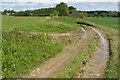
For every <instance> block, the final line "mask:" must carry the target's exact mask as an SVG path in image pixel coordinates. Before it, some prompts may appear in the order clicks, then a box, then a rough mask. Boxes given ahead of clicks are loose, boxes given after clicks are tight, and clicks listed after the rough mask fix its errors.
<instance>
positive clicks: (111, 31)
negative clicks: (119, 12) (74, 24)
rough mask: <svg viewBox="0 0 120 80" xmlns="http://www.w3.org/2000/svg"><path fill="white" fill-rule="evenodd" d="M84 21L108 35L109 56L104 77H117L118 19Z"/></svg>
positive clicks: (89, 19) (107, 18) (97, 18)
mask: <svg viewBox="0 0 120 80" xmlns="http://www.w3.org/2000/svg"><path fill="white" fill-rule="evenodd" d="M85 21H88V22H91V23H94V24H95V25H97V27H98V28H100V29H101V30H102V31H104V32H106V33H107V34H108V37H109V39H110V51H111V52H110V56H109V61H108V67H107V70H106V74H105V77H108V78H116V77H118V18H111V17H106V18H101V17H95V18H92V17H91V18H87V19H85Z"/></svg>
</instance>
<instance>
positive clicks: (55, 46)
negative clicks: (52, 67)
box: [2, 30, 63, 78]
mask: <svg viewBox="0 0 120 80" xmlns="http://www.w3.org/2000/svg"><path fill="white" fill-rule="evenodd" d="M2 43H3V52H2V63H3V66H2V70H3V76H4V77H6V78H10V77H12V78H14V77H20V76H21V75H22V74H24V73H25V72H27V71H28V70H29V69H31V68H32V67H34V66H36V65H37V64H39V63H41V62H43V61H44V60H47V59H49V58H51V57H53V56H54V55H55V54H57V53H59V52H60V51H61V50H62V47H63V44H61V43H60V42H59V41H56V40H53V39H52V38H51V37H50V36H48V35H44V34H39V35H31V34H29V33H20V32H19V31H18V30H14V31H10V32H3V42H2Z"/></svg>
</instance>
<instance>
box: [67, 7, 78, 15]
mask: <svg viewBox="0 0 120 80" xmlns="http://www.w3.org/2000/svg"><path fill="white" fill-rule="evenodd" d="M74 12H77V10H76V8H75V7H73V6H69V14H72V13H74Z"/></svg>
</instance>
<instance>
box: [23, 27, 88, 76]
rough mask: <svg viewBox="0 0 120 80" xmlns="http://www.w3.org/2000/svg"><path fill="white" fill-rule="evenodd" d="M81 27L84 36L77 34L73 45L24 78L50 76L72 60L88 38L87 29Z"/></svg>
mask: <svg viewBox="0 0 120 80" xmlns="http://www.w3.org/2000/svg"><path fill="white" fill-rule="evenodd" d="M80 28H81V29H82V30H83V34H82V37H81V35H76V36H77V39H76V41H75V42H74V43H73V44H72V45H71V46H69V47H65V49H64V50H63V51H62V52H61V53H59V54H58V55H56V56H55V57H53V58H51V59H50V60H48V61H46V62H44V63H43V64H41V65H40V66H38V68H37V69H34V70H32V71H30V73H29V74H28V75H26V76H24V78H48V77H49V76H50V75H52V74H53V73H55V72H56V71H57V70H59V69H61V68H62V67H64V66H65V64H67V63H68V62H70V61H71V60H72V59H73V58H74V57H75V56H76V55H77V53H79V51H80V48H82V46H83V44H84V43H85V41H86V40H87V32H86V30H85V29H84V28H82V27H80Z"/></svg>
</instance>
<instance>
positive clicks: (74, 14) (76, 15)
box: [69, 12, 87, 19]
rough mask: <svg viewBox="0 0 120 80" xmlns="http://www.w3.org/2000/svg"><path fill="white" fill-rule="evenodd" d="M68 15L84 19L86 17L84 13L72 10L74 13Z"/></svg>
mask: <svg viewBox="0 0 120 80" xmlns="http://www.w3.org/2000/svg"><path fill="white" fill-rule="evenodd" d="M69 17H72V18H81V19H84V18H86V17H87V16H86V15H85V14H84V13H78V12H74V13H72V14H70V15H69Z"/></svg>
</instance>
